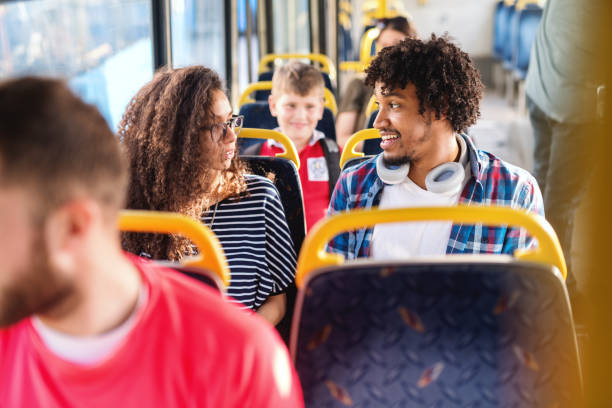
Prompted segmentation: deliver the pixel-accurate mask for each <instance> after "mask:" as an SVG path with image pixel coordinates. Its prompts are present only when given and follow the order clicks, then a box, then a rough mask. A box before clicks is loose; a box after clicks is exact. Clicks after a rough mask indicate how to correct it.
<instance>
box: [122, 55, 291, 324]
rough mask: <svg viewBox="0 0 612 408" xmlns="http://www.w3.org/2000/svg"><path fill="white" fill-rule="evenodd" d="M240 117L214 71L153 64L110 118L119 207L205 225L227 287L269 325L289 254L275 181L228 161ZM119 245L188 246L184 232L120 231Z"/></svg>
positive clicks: (162, 250)
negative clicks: (120, 187)
mask: <svg viewBox="0 0 612 408" xmlns="http://www.w3.org/2000/svg"><path fill="white" fill-rule="evenodd" d="M241 122H242V118H241V117H236V116H234V115H232V109H231V106H230V103H229V101H228V99H227V97H226V95H225V93H224V92H223V85H222V83H221V80H220V79H219V76H218V75H217V74H216V73H215V72H214V71H212V70H210V69H208V68H205V67H202V66H193V67H187V68H181V69H174V70H166V71H162V72H158V73H157V74H156V75H155V77H154V78H153V80H152V81H151V82H149V83H148V84H147V85H145V86H144V87H143V88H142V89H141V90H140V91H139V92H138V93H137V94H136V96H135V97H134V98H133V99H132V101H131V102H130V104H129V106H128V108H127V111H126V113H125V115H124V117H123V119H122V121H121V124H120V129H119V135H120V137H121V138H122V140H123V143H124V145H125V147H126V150H127V153H128V157H129V161H130V176H131V179H130V185H129V189H128V198H127V208H130V209H143V210H157V211H172V212H177V213H181V214H184V215H187V216H190V217H193V218H197V219H199V220H201V221H202V222H203V223H205V224H206V225H207V226H209V227H210V228H211V229H212V230H213V232H215V234H216V235H217V237H218V238H219V240H220V241H221V245H222V247H223V249H224V251H225V255H226V257H227V259H228V263H229V267H230V271H231V275H232V279H231V284H230V287H229V288H228V294H229V295H230V296H231V297H232V298H233V299H235V300H236V301H238V302H240V303H241V304H242V305H244V307H247V308H251V309H254V310H256V311H257V312H258V313H259V314H260V315H262V316H263V317H264V318H266V319H267V320H268V321H270V322H271V323H272V324H276V323H278V322H279V321H280V320H281V318H282V317H283V315H284V313H285V303H286V299H285V294H284V291H285V289H286V288H287V286H288V285H290V284H291V282H292V281H293V280H294V274H295V264H296V256H295V252H294V250H293V244H292V242H291V237H290V235H289V230H288V227H287V222H286V220H285V217H284V212H283V207H282V204H281V202H280V199H279V196H278V192H277V190H276V188H275V187H274V185H273V184H272V183H271V182H270V181H269V180H267V179H265V178H263V177H259V176H253V175H245V170H246V169H245V166H244V164H243V163H242V162H241V161H240V160H239V159H238V155H237V154H236V135H237V134H238V133H239V132H240V127H241ZM123 246H124V248H125V249H126V250H127V251H130V252H133V253H136V254H143V253H144V254H148V255H149V256H151V257H152V258H154V259H170V260H180V259H181V258H182V257H183V256H185V255H189V254H191V252H192V246H191V243H190V242H189V240H187V239H185V238H182V237H180V236H177V235H154V234H133V233H126V234H124V236H123Z"/></svg>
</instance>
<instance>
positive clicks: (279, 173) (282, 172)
mask: <svg viewBox="0 0 612 408" xmlns="http://www.w3.org/2000/svg"><path fill="white" fill-rule="evenodd" d="M241 158H242V159H243V160H244V161H245V162H246V164H247V166H248V168H249V169H250V172H251V173H253V174H257V175H259V176H263V177H269V176H270V175H272V177H273V179H274V185H275V186H276V189H277V190H278V192H279V195H280V199H281V201H282V203H283V209H284V210H285V218H286V219H287V224H288V226H289V232H290V233H291V240H292V241H293V246H294V248H295V253H296V254H299V253H300V249H301V247H302V242H303V241H304V237H305V235H306V221H305V216H304V200H303V198H302V185H301V183H300V175H299V173H298V170H297V168H296V166H295V165H294V164H293V162H291V161H289V160H287V159H283V158H280V157H263V156H242V157H241ZM296 293H297V289H296V287H295V284H292V285H290V286H289V287H288V288H287V291H286V295H287V308H286V312H285V316H284V317H283V320H281V321H280V322H279V323H278V324H277V325H276V329H277V330H278V332H279V334H280V335H281V337H282V338H283V340H284V341H285V343H287V344H289V335H290V332H291V321H292V319H293V306H294V304H295V299H296Z"/></svg>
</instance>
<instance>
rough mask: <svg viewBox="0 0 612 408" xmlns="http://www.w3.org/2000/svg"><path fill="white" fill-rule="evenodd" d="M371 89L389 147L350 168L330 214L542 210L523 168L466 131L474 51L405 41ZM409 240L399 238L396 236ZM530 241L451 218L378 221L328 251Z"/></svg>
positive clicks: (371, 74)
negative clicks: (479, 145)
mask: <svg viewBox="0 0 612 408" xmlns="http://www.w3.org/2000/svg"><path fill="white" fill-rule="evenodd" d="M366 74H367V77H366V83H367V84H368V85H369V86H371V87H372V88H374V95H375V97H376V100H377V103H378V106H379V113H378V116H377V117H376V120H375V122H374V127H375V128H376V129H378V130H379V131H380V134H381V136H382V141H381V143H380V146H381V148H382V149H383V152H382V153H381V154H379V155H378V156H375V157H373V158H371V159H369V160H366V161H364V162H362V163H360V164H358V165H356V166H353V167H350V168H348V169H345V170H344V172H343V173H342V175H341V176H340V179H339V181H338V183H337V184H336V188H335V191H334V194H333V196H332V199H331V204H330V208H329V213H330V214H336V213H339V212H343V211H350V210H353V209H359V208H371V207H376V206H378V207H379V208H381V209H383V208H396V207H416V206H451V205H456V204H459V203H460V204H470V205H472V204H473V205H502V206H508V207H512V208H522V209H525V210H527V211H529V212H532V213H535V214H540V215H542V214H543V206H542V196H541V193H540V189H539V188H538V185H537V182H536V181H535V179H534V178H533V177H532V176H531V175H530V174H529V173H528V172H527V171H525V170H523V169H520V168H518V167H516V166H513V165H510V164H508V163H505V162H503V161H501V160H500V159H499V158H497V157H495V156H494V155H492V154H490V153H487V152H484V151H481V150H477V149H476V148H475V147H474V144H473V143H472V141H471V140H470V138H469V137H468V136H467V135H466V134H465V132H466V131H467V129H468V128H469V127H470V126H471V125H473V124H474V123H475V122H476V119H477V118H478V116H479V115H480V112H479V103H480V99H481V97H482V89H483V85H482V82H481V81H480V75H479V73H478V70H477V69H476V68H475V67H474V65H473V64H472V61H471V60H470V58H469V57H468V55H467V54H466V53H465V52H463V51H461V50H460V49H459V48H458V47H457V46H456V45H454V44H453V43H452V42H450V40H449V39H448V38H447V37H446V36H444V37H436V36H435V35H433V34H432V36H431V39H430V40H429V41H421V40H418V39H406V40H403V41H402V42H400V43H399V44H397V45H395V46H393V47H387V48H385V49H383V50H382V51H381V52H380V53H379V54H378V55H377V57H376V58H375V59H374V60H373V61H372V64H371V65H370V66H369V68H368V69H367V70H366ZM398 237H403V239H398ZM531 245H533V240H532V239H531V237H528V236H527V235H526V233H525V231H524V230H521V229H517V228H509V227H489V226H484V225H461V224H452V223H451V222H420V223H398V224H380V225H376V226H375V227H374V228H368V229H360V230H356V231H352V232H347V233H344V234H340V235H338V236H337V237H336V238H334V239H333V240H332V241H331V242H330V244H329V247H328V248H329V250H330V251H332V252H336V253H340V254H343V255H344V256H345V257H346V258H347V259H354V258H359V257H374V258H379V259H398V258H405V257H409V256H418V255H442V254H445V253H448V254H451V253H453V254H455V253H494V254H495V253H496V254H499V253H506V254H512V253H513V252H514V250H516V249H518V248H526V247H530V246H531Z"/></svg>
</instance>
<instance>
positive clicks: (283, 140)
mask: <svg viewBox="0 0 612 408" xmlns="http://www.w3.org/2000/svg"><path fill="white" fill-rule="evenodd" d="M238 137H241V138H246V139H273V140H275V141H277V142H278V143H280V144H282V145H283V147H284V148H285V151H284V152H283V153H276V156H275V157H282V158H283V159H287V160H291V161H292V162H293V164H295V167H296V168H297V169H298V170H299V169H300V156H299V154H298V152H297V149H296V148H295V145H294V144H293V142H292V141H291V139H289V138H288V137H287V136H285V135H284V134H283V133H281V132H277V131H276V130H271V129H254V128H244V129H242V130H241V131H240V133H239V134H238Z"/></svg>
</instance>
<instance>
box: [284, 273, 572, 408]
mask: <svg viewBox="0 0 612 408" xmlns="http://www.w3.org/2000/svg"><path fill="white" fill-rule="evenodd" d="M551 269H552V268H547V267H545V266H542V265H535V264H526V263H523V264H512V263H506V262H503V261H502V262H465V263H462V262H454V263H445V262H439V263H434V262H423V263H414V264H411V265H399V264H393V263H384V264H377V265H368V266H365V265H364V266H361V267H356V266H355V267H345V268H342V267H336V268H333V269H327V270H321V271H320V273H318V274H317V275H316V276H313V278H312V279H311V280H310V281H309V283H308V286H307V289H305V290H306V291H307V292H308V294H305V295H302V293H300V295H299V300H298V306H297V307H296V311H295V312H294V313H295V314H294V315H295V316H296V318H297V324H295V327H296V329H295V330H297V336H298V339H297V344H296V348H295V350H294V352H295V365H296V368H297V370H298V373H299V376H300V380H301V383H302V388H303V391H304V398H305V401H306V406H332V405H333V403H334V402H335V401H336V400H338V399H340V400H341V401H347V400H349V399H350V401H352V402H353V404H354V405H355V406H357V405H359V406H389V407H390V406H398V407H400V406H402V407H407V406H444V407H455V406H456V407H465V406H491V407H498V406H532V407H536V406H538V407H539V406H559V407H561V406H567V407H570V406H580V404H579V403H578V401H577V399H578V396H579V393H578V392H574V391H573V390H574V387H575V386H576V384H579V383H580V375H579V361H578V354H577V345H576V340H575V336H574V329H573V323H572V318H571V312H570V309H569V304H568V300H567V293H566V290H565V287H564V285H563V282H562V279H561V278H560V277H559V276H557V275H555V274H553V273H552V271H551ZM504 308H507V309H506V310H504ZM327 404H329V405H327ZM368 404H370V405H368ZM479 404H483V405H479Z"/></svg>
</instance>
